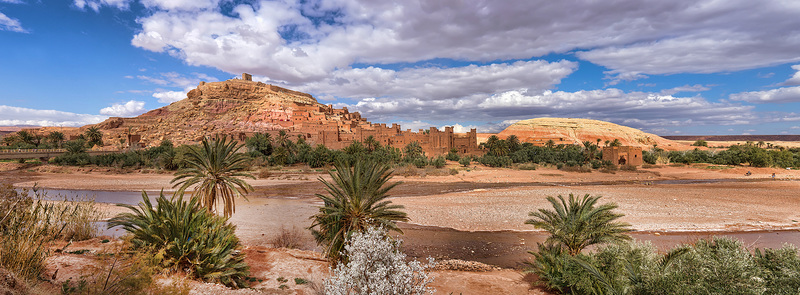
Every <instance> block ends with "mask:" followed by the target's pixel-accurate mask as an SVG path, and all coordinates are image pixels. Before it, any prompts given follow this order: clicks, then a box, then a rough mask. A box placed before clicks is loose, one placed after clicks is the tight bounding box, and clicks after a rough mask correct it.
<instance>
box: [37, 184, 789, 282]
mask: <svg viewBox="0 0 800 295" xmlns="http://www.w3.org/2000/svg"><path fill="white" fill-rule="evenodd" d="M165 194H166V195H171V193H165ZM158 195H159V192H148V196H149V197H150V199H151V201H152V202H154V203H155V199H156V198H157V197H158ZM64 196H67V197H70V198H72V197H75V196H79V197H83V196H86V197H90V198H91V197H94V200H95V202H100V203H116V204H129V205H136V204H138V203H139V202H141V200H142V193H141V192H125V191H87V190H47V198H48V199H52V200H63V199H64ZM286 202H290V203H291V202H297V203H298V204H299V203H306V202H307V201H305V200H302V199H286ZM278 206H279V205H278ZM272 210H281V209H280V208H278V209H275V208H273V209H272ZM298 218H299V219H298V220H302V221H303V222H306V221H307V219H306V217H302V216H301V217H298ZM291 221H292V220H287V222H291ZM106 224H107V223H106V222H97V225H98V227H99V228H100V230H101V235H106V236H111V237H119V236H121V235H123V234H124V233H125V232H124V231H123V230H121V229H119V228H112V229H107V228H106ZM400 228H401V229H402V230H403V232H404V235H402V236H401V237H400V238H401V239H403V241H404V244H403V248H404V251H405V252H406V253H407V254H408V255H409V256H411V257H428V256H431V257H434V258H437V259H462V260H471V261H479V262H483V263H487V264H491V265H497V266H501V267H519V266H521V265H522V262H523V261H525V260H528V259H530V257H531V255H530V254H528V251H533V250H536V243H537V242H539V243H541V242H544V240H545V239H546V238H547V235H546V234H545V233H542V232H517V231H475V232H468V231H458V230H454V229H448V228H440V227H433V226H419V225H410V224H400ZM713 236H723V237H731V238H735V239H738V240H740V241H742V242H743V243H744V245H745V246H746V247H748V248H780V247H782V246H783V245H784V244H785V243H791V244H794V245H800V230H777V231H745V232H671V233H658V234H657V233H654V232H634V233H632V234H631V237H633V238H634V239H636V240H640V241H650V242H651V243H653V245H654V246H655V247H656V248H658V249H659V250H661V251H665V250H667V249H670V248H673V247H675V246H677V245H681V244H686V243H691V242H693V241H696V240H698V239H703V238H711V237H713Z"/></svg>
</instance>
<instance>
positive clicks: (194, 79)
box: [136, 72, 218, 89]
mask: <svg viewBox="0 0 800 295" xmlns="http://www.w3.org/2000/svg"><path fill="white" fill-rule="evenodd" d="M136 78H138V79H140V80H143V81H147V82H150V83H153V84H156V85H161V86H170V87H180V88H183V89H186V88H190V89H191V88H194V87H196V86H197V85H198V84H200V81H206V82H216V81H218V79H217V78H214V77H211V76H208V75H206V74H203V73H192V74H191V75H181V74H178V73H176V72H166V73H160V74H158V75H157V76H146V75H137V76H136Z"/></svg>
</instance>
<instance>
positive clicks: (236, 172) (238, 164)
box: [170, 138, 255, 217]
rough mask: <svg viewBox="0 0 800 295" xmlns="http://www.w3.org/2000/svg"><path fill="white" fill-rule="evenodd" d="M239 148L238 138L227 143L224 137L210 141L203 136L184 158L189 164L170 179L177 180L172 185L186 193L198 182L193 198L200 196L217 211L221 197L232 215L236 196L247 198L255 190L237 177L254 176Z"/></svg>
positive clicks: (208, 205)
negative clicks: (248, 171)
mask: <svg viewBox="0 0 800 295" xmlns="http://www.w3.org/2000/svg"><path fill="white" fill-rule="evenodd" d="M239 148H240V146H238V145H237V144H236V142H235V141H231V142H227V139H226V138H222V139H215V140H213V141H211V142H208V140H207V139H203V142H202V144H201V145H200V146H199V147H192V148H191V149H189V152H188V153H187V154H186V159H185V161H186V166H187V167H186V168H183V169H181V170H179V171H178V172H176V173H175V178H173V179H172V181H171V182H170V183H174V185H173V187H179V188H178V190H177V191H176V194H179V195H183V194H184V192H186V190H187V189H188V188H190V187H191V186H193V185H195V184H197V186H195V188H194V192H193V193H192V198H199V199H200V201H199V203H200V204H201V205H203V207H205V208H207V209H208V210H209V211H213V210H215V208H216V206H217V199H220V201H221V202H222V203H223V205H224V208H225V209H224V215H225V216H226V217H230V216H231V215H232V214H233V213H234V212H235V211H236V208H235V206H236V204H235V198H236V197H239V196H241V197H244V195H245V194H247V193H248V192H249V191H252V190H253V187H252V186H250V185H249V184H248V183H247V182H245V181H244V180H242V179H240V178H238V177H247V178H251V179H255V177H254V176H253V175H251V174H250V173H247V172H243V170H244V169H246V168H247V165H246V161H247V157H246V156H245V155H244V154H242V153H237V150H239ZM245 199H246V198H245Z"/></svg>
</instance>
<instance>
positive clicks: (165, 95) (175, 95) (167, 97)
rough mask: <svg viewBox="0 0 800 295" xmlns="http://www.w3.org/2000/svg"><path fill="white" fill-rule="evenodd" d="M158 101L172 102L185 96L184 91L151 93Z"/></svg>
mask: <svg viewBox="0 0 800 295" xmlns="http://www.w3.org/2000/svg"><path fill="white" fill-rule="evenodd" d="M153 97H155V98H158V102H160V103H173V102H176V101H179V100H181V99H184V98H186V91H163V92H156V93H153Z"/></svg>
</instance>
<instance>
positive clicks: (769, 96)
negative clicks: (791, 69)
mask: <svg viewBox="0 0 800 295" xmlns="http://www.w3.org/2000/svg"><path fill="white" fill-rule="evenodd" d="M730 99H731V100H739V101H746V102H752V103H789V102H800V86H796V87H783V88H776V89H771V90H765V91H750V92H741V93H735V94H731V95H730Z"/></svg>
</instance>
